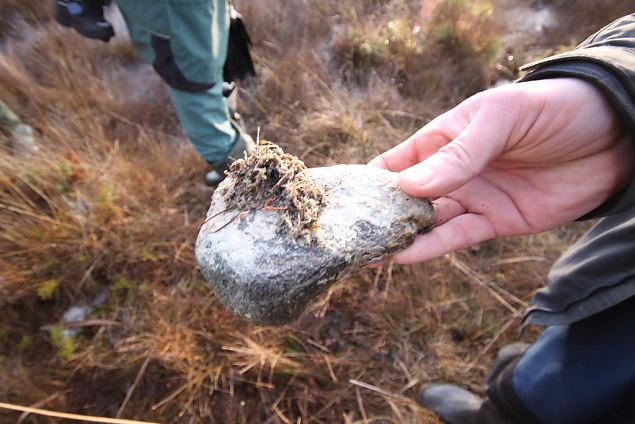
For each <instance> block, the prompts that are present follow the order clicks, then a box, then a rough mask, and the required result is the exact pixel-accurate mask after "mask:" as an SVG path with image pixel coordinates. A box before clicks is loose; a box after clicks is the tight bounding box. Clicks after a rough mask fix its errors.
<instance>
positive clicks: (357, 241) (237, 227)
mask: <svg viewBox="0 0 635 424" xmlns="http://www.w3.org/2000/svg"><path fill="white" fill-rule="evenodd" d="M307 172H308V173H309V175H310V176H311V177H312V178H313V179H314V181H316V182H317V183H318V184H321V185H322V186H324V187H325V191H326V199H327V205H326V206H325V208H324V209H323V210H322V212H321V214H320V217H319V220H318V224H317V228H316V230H315V233H314V236H315V237H314V239H315V240H316V241H314V242H312V243H307V242H306V241H305V240H303V239H301V240H291V239H289V237H288V236H285V234H284V233H283V232H281V231H279V228H281V219H282V214H281V213H280V212H278V211H275V210H264V209H260V210H255V211H242V212H241V211H226V204H225V199H224V196H223V194H222V193H223V192H224V190H223V188H224V187H227V189H228V192H231V189H232V186H233V184H234V181H232V178H231V177H228V178H227V179H226V180H225V181H223V183H222V184H221V186H219V187H218V189H217V190H216V191H215V193H214V195H213V197H212V204H211V207H210V209H209V211H208V213H207V219H206V221H205V223H204V224H203V225H202V227H201V230H200V232H199V235H198V239H197V242H196V257H197V261H198V264H199V267H200V269H201V271H202V273H203V275H204V276H205V278H206V279H207V281H209V283H210V284H211V285H212V288H213V290H214V292H215V293H216V295H217V296H218V298H219V299H220V300H221V301H222V302H223V304H225V305H226V306H227V307H228V308H229V309H231V310H232V311H233V312H235V313H236V314H238V315H241V316H243V317H245V318H247V319H250V320H252V321H256V322H260V323H266V324H281V323H285V322H289V321H291V320H293V319H295V318H297V317H298V316H299V315H300V314H301V313H302V312H303V311H304V310H305V308H306V307H307V306H308V304H309V303H310V302H311V301H312V300H313V299H314V298H315V296H317V295H318V294H320V293H322V292H324V291H325V290H326V289H327V288H328V287H329V286H330V285H331V284H332V283H333V282H334V281H336V280H337V279H338V278H339V277H340V276H342V275H343V274H344V273H346V272H348V271H350V270H352V269H354V268H357V267H360V266H363V265H366V264H369V263H371V262H375V261H377V260H379V259H381V258H384V257H386V256H388V255H391V254H393V253H395V252H397V251H399V250H402V249H404V248H405V247H407V246H408V245H409V244H410V243H411V242H412V240H413V239H414V237H415V236H416V234H418V233H421V232H423V231H425V230H427V229H429V228H430V227H431V226H432V225H433V222H434V212H433V209H432V205H431V204H430V202H429V201H428V200H425V199H418V198H414V197H410V196H408V195H406V194H405V193H403V192H402V191H401V190H400V189H399V187H398V182H397V175H396V174H394V173H391V172H388V171H386V170H383V169H379V168H375V167H371V166H366V165H337V166H332V167H325V168H310V169H308V170H307Z"/></svg>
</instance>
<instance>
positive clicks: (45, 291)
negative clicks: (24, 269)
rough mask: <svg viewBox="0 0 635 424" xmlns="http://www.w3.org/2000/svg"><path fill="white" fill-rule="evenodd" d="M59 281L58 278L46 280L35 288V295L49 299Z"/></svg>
mask: <svg viewBox="0 0 635 424" xmlns="http://www.w3.org/2000/svg"><path fill="white" fill-rule="evenodd" d="M59 285H60V282H59V281H58V280H46V281H44V282H43V283H42V284H40V286H39V287H38V289H37V295H38V297H39V298H40V299H42V300H49V299H51V298H52V297H53V295H55V292H56V291H57V288H58V287H59Z"/></svg>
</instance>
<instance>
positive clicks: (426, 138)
mask: <svg viewBox="0 0 635 424" xmlns="http://www.w3.org/2000/svg"><path fill="white" fill-rule="evenodd" d="M450 112H452V111H450ZM450 112H446V113H445V114H443V115H441V116H439V117H437V118H436V119H434V120H432V121H430V122H429V123H428V124H427V125H425V126H424V127H423V128H421V129H420V130H419V131H417V132H416V133H414V134H413V135H411V136H410V137H409V138H408V139H406V140H405V141H404V142H402V143H401V144H398V145H397V146H395V147H393V148H392V149H390V150H388V151H386V152H384V153H382V154H381V155H379V156H377V157H376V158H374V159H373V160H371V161H370V162H369V163H368V164H369V165H371V166H377V167H379V168H384V169H388V170H389V171H393V172H400V171H403V170H404V169H406V168H410V167H411V166H413V165H415V164H417V163H419V162H421V161H422V160H424V159H426V158H427V157H429V156H430V155H432V154H433V153H434V152H436V151H437V150H439V148H441V147H442V146H444V145H446V144H447V143H448V142H449V141H450V140H451V139H452V136H451V135H450V134H451V133H453V132H456V134H458V133H460V130H456V129H454V131H451V130H450V129H448V128H444V126H443V125H442V122H444V121H445V120H446V119H447V114H449V113H450ZM449 133H450V134H449ZM456 134H454V135H456Z"/></svg>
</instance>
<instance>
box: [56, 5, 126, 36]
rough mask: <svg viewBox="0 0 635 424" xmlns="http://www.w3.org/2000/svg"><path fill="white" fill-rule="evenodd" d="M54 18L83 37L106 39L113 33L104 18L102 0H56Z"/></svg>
mask: <svg viewBox="0 0 635 424" xmlns="http://www.w3.org/2000/svg"><path fill="white" fill-rule="evenodd" d="M55 20H57V22H59V23H60V24H61V25H63V26H65V27H70V28H74V29H75V31H77V32H78V33H80V34H81V35H83V36H84V37H88V38H94V39H97V40H102V41H108V40H110V39H111V38H112V37H113V36H114V35H115V31H114V30H113V28H112V25H110V23H109V22H108V21H107V20H106V19H105V18H104V2H103V0H56V2H55Z"/></svg>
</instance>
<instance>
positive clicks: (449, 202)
mask: <svg viewBox="0 0 635 424" xmlns="http://www.w3.org/2000/svg"><path fill="white" fill-rule="evenodd" d="M432 206H433V207H434V221H435V222H436V225H441V224H444V223H446V222H448V221H449V220H451V219H452V218H455V217H457V216H459V215H461V214H464V213H465V212H466V210H465V207H463V205H462V204H461V203H460V202H458V201H456V200H455V199H450V198H448V197H439V198H438V199H436V200H434V201H433V202H432Z"/></svg>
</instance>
